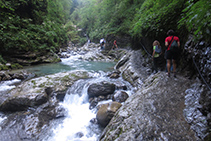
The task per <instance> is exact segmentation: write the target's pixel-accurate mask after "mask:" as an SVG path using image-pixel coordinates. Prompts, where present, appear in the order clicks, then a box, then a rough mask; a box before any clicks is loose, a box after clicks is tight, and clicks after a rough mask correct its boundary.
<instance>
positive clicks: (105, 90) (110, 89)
mask: <svg viewBox="0 0 211 141" xmlns="http://www.w3.org/2000/svg"><path fill="white" fill-rule="evenodd" d="M114 91H115V85H114V84H111V83H108V82H100V83H93V84H91V85H90V86H89V88H88V95H89V98H91V97H98V96H107V95H109V94H113V93H114Z"/></svg>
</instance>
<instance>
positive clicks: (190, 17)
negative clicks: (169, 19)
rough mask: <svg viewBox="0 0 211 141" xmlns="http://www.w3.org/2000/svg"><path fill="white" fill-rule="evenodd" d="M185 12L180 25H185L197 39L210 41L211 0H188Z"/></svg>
mask: <svg viewBox="0 0 211 141" xmlns="http://www.w3.org/2000/svg"><path fill="white" fill-rule="evenodd" d="M183 12H184V14H183V17H182V19H181V20H180V21H179V27H181V26H182V25H185V26H186V27H187V29H188V30H189V31H190V32H193V34H194V35H195V37H196V38H197V39H201V38H204V39H205V40H207V41H210V40H211V39H210V34H211V20H210V19H211V2H210V1H208V0H198V1H194V0H189V1H187V2H186V8H185V9H184V10H183Z"/></svg>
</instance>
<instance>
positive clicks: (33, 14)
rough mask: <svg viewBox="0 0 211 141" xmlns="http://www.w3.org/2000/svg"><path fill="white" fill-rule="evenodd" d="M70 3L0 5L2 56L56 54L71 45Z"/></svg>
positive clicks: (8, 0) (30, 0)
mask: <svg viewBox="0 0 211 141" xmlns="http://www.w3.org/2000/svg"><path fill="white" fill-rule="evenodd" d="M71 2H72V1H70V0H44V1H43V0H2V1H0V5H1V6H0V15H1V16H0V29H1V30H0V53H1V54H2V53H4V54H8V53H10V54H12V53H14V52H15V53H17V52H27V51H31V52H38V51H46V50H52V51H56V50H58V49H59V47H60V46H61V45H64V44H66V43H67V41H68V35H67V31H66V29H65V27H64V24H65V23H66V22H67V21H68V18H69V13H70V9H71Z"/></svg>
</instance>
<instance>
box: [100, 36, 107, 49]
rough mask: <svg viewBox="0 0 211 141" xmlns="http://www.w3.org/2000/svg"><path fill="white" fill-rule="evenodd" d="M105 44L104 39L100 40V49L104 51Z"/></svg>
mask: <svg viewBox="0 0 211 141" xmlns="http://www.w3.org/2000/svg"><path fill="white" fill-rule="evenodd" d="M105 43H106V41H105V39H104V38H102V39H100V47H101V49H104V48H105V47H104V44H105Z"/></svg>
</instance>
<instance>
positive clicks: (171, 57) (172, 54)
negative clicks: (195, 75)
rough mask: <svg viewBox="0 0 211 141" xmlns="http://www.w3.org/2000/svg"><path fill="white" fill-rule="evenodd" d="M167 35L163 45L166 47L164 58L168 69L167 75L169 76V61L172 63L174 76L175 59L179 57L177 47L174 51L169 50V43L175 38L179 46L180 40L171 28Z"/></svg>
mask: <svg viewBox="0 0 211 141" xmlns="http://www.w3.org/2000/svg"><path fill="white" fill-rule="evenodd" d="M167 35H168V37H167V38H166V39H165V46H166V47H167V49H166V59H167V70H168V76H169V77H170V67H171V61H172V63H173V73H174V77H176V65H177V64H176V61H177V59H178V57H179V48H178V50H176V51H171V50H170V46H171V43H172V42H173V41H174V40H176V42H177V45H178V47H180V40H179V38H178V37H177V36H174V35H175V33H174V31H173V30H172V29H171V30H169V31H168V32H167Z"/></svg>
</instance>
